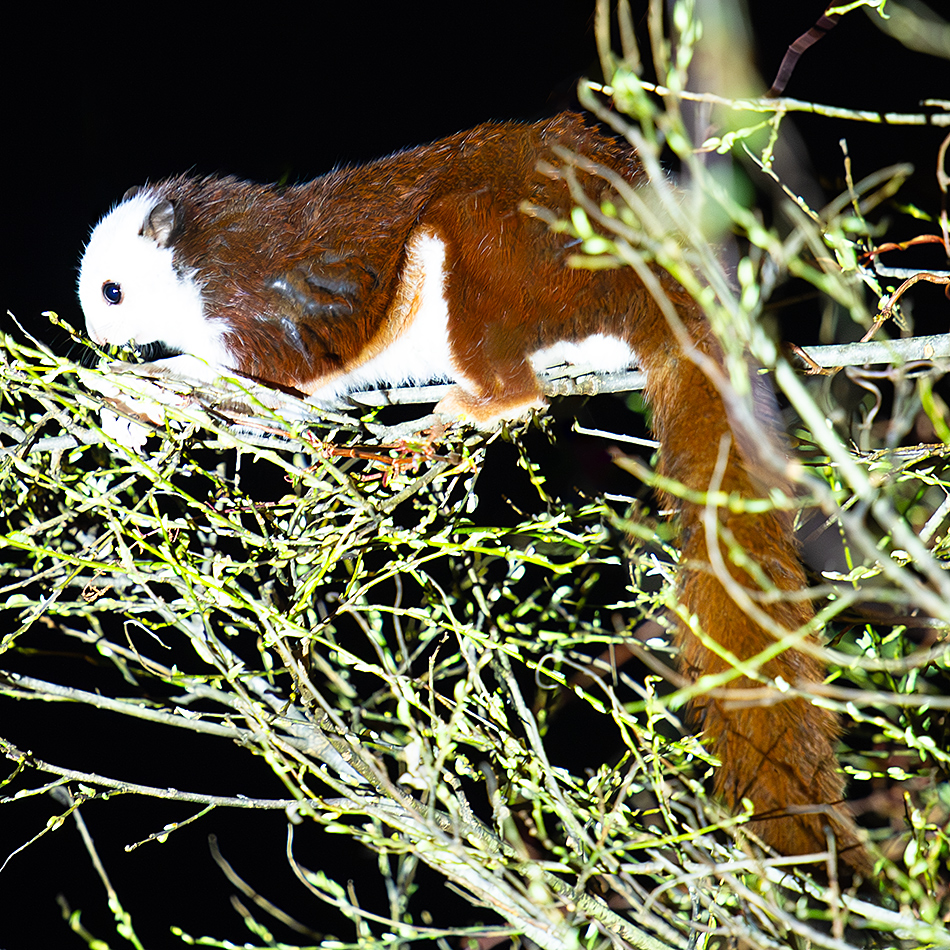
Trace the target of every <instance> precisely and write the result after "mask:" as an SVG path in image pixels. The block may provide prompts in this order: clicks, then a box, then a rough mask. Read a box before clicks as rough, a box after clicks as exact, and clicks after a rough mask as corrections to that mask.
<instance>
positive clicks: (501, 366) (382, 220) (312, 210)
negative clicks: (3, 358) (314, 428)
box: [79, 113, 872, 875]
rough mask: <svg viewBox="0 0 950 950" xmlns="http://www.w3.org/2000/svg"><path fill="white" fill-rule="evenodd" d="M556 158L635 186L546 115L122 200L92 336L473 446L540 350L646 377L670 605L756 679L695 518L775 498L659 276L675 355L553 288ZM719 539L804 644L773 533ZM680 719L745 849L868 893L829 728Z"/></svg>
mask: <svg viewBox="0 0 950 950" xmlns="http://www.w3.org/2000/svg"><path fill="white" fill-rule="evenodd" d="M555 146H564V147H566V148H567V149H569V150H571V151H572V152H574V153H577V154H579V155H582V156H586V157H588V158H590V159H592V160H593V161H595V162H596V163H598V164H599V165H600V166H602V167H604V168H606V169H608V170H609V171H610V172H613V173H616V174H617V175H619V176H620V177H621V178H622V179H624V180H625V181H626V182H627V183H629V184H630V185H631V186H633V187H636V186H637V184H638V183H639V182H640V181H641V180H642V178H643V175H644V173H643V170H642V167H641V165H640V162H639V160H638V158H637V155H636V152H635V150H634V149H633V148H632V147H631V146H629V145H627V144H626V143H622V142H619V141H618V140H616V139H615V138H613V137H609V136H607V135H605V134H603V133H602V132H600V131H599V130H597V129H596V128H594V127H592V126H591V125H588V124H587V123H586V122H585V120H584V119H583V118H582V117H581V116H580V115H576V114H572V113H564V114H561V115H559V116H556V117H555V118H553V119H549V120H546V121H542V122H537V123H534V124H519V123H514V122H502V123H487V124H484V125H480V126H478V127H476V128H474V129H472V130H470V131H466V132H462V133H459V134H457V135H453V136H450V137H448V138H445V139H442V140H440V141H437V142H434V143H432V144H429V145H423V146H421V147H418V148H412V149H408V150H405V151H402V152H398V153H396V154H394V155H391V156H389V157H387V158H382V159H379V160H377V161H373V162H370V163H368V164H366V165H361V166H357V167H351V168H337V169H335V170H333V171H331V172H329V173H328V174H326V175H324V176H322V177H320V178H317V179H315V180H314V181H311V182H309V183H306V184H301V185H294V186H289V187H277V186H268V185H259V184H253V183H249V182H244V181H240V180H238V179H236V178H230V177H210V178H196V177H186V176H182V177H178V178H171V179H168V180H166V181H161V182H158V183H156V184H151V185H147V186H145V187H142V188H139V189H133V190H132V191H130V192H129V193H128V194H127V195H126V196H125V198H124V199H123V200H122V201H121V202H120V203H119V204H118V205H117V206H116V207H115V208H114V209H113V210H112V211H111V212H109V214H107V215H106V216H105V217H104V218H103V219H102V220H101V221H100V222H99V224H98V225H97V226H96V227H95V229H94V230H93V232H92V235H91V237H90V239H89V242H88V244H87V246H86V249H85V253H84V255H83V258H82V265H81V269H80V277H79V296H80V301H81V303H82V308H83V311H84V313H85V316H86V324H87V328H88V331H89V334H90V336H91V337H92V338H93V339H94V340H95V341H96V342H98V343H102V344H105V343H112V344H124V343H127V342H131V343H132V344H133V345H135V346H144V345H146V344H152V343H160V344H162V345H163V346H164V348H165V349H166V350H168V351H171V352H174V353H178V354H180V355H178V356H173V357H172V358H170V359H168V360H163V361H161V363H160V364H159V365H166V366H167V367H168V368H169V369H170V370H171V371H174V370H175V369H176V368H178V369H180V370H184V371H185V372H186V374H188V375H192V376H195V375H197V376H199V377H205V378H216V377H218V376H221V375H231V376H233V375H236V374H238V375H243V376H247V377H250V378H252V379H254V380H257V381H259V382H262V383H265V384H268V383H269V384H272V385H274V386H276V387H282V388H285V389H286V388H289V389H292V390H297V391H299V392H302V393H304V394H307V395H310V396H312V397H314V398H315V399H317V400H321V399H324V400H325V399H330V398H333V397H336V396H338V395H340V394H343V393H345V392H347V391H348V390H352V389H354V388H356V387H358V386H363V387H365V386H372V385H378V384H387V385H399V384H405V383H414V382H419V383H422V382H429V381H433V380H448V381H451V382H453V383H454V386H452V388H451V389H450V390H449V393H448V395H446V396H445V397H444V398H443V399H442V400H441V401H440V402H439V404H438V405H437V407H436V411H437V412H438V413H440V414H441V415H443V416H445V417H447V418H449V419H451V420H459V419H461V420H465V421H468V422H471V423H473V424H474V425H476V426H479V427H482V428H489V427H491V426H492V425H494V424H495V423H497V422H498V421H499V420H504V419H513V418H517V417H520V416H523V415H525V414H526V413H527V412H528V411H529V410H531V409H535V408H541V407H542V406H543V405H544V404H545V400H544V398H543V396H542V391H541V386H540V383H539V381H538V377H537V375H536V373H535V369H534V365H533V361H536V360H537V359H539V358H540V357H543V356H544V355H545V354H547V353H549V351H550V350H551V348H553V347H562V348H563V347H567V348H568V350H570V348H572V347H573V348H574V349H575V351H577V352H579V353H580V354H581V358H582V359H583V361H584V362H595V363H596V364H597V366H598V368H599V369H600V370H602V371H613V370H617V369H620V368H622V367H625V366H627V365H629V364H630V362H631V361H632V360H633V361H636V362H637V363H638V364H639V366H640V367H641V368H642V369H643V370H644V371H645V372H646V375H647V386H646V395H647V398H648V399H649V401H650V403H651V405H652V409H653V428H654V431H655V434H656V436H657V437H658V439H659V440H660V443H661V446H662V450H661V454H660V472H661V474H662V475H663V476H665V477H666V478H668V479H672V480H675V481H677V482H680V483H682V484H683V485H685V486H686V488H687V489H689V490H690V491H689V492H688V493H687V494H688V496H689V497H687V498H673V497H672V496H671V495H669V494H666V493H664V492H660V496H661V498H660V500H661V502H662V504H663V506H664V507H676V508H677V509H678V512H679V517H680V522H681V537H682V563H683V565H685V567H684V568H683V569H682V571H681V576H680V600H681V603H682V605H683V607H684V608H685V611H686V613H687V614H688V615H691V616H693V617H694V618H695V620H696V623H697V624H698V626H699V627H700V628H701V629H702V630H703V631H704V632H705V633H706V634H707V635H708V637H710V638H712V639H713V640H715V641H716V642H717V643H718V644H719V645H720V646H721V647H722V648H723V649H724V650H725V651H727V652H728V653H729V654H732V655H733V656H734V657H737V658H738V659H739V660H740V661H747V660H750V659H752V658H754V657H756V656H757V655H758V654H760V653H762V652H763V651H764V650H767V649H769V648H771V647H773V646H774V645H775V635H774V633H770V632H767V631H766V630H765V629H763V628H762V627H761V626H760V625H759V624H758V623H757V622H756V621H755V620H753V619H752V618H751V617H750V616H749V615H748V614H747V613H746V611H745V610H743V609H742V607H740V606H739V605H738V604H737V603H736V600H735V599H734V597H733V596H732V594H730V592H729V591H728V590H727V589H726V586H724V584H723V582H722V580H720V579H719V577H717V573H716V570H714V569H711V566H710V560H711V559H710V555H709V549H708V547H707V529H706V525H705V523H704V517H705V515H706V512H707V507H706V505H705V504H703V503H701V502H700V501H695V500H693V499H694V498H696V497H697V495H699V494H701V493H703V492H706V491H707V490H708V489H709V488H710V485H712V484H715V486H716V487H717V488H718V489H719V490H721V491H723V492H728V493H736V494H737V495H739V496H742V497H743V498H762V497H767V496H768V494H769V490H770V489H772V488H779V489H784V490H785V491H786V492H787V493H789V494H790V493H791V492H790V489H789V487H788V486H787V485H786V484H785V483H784V480H783V476H782V475H781V473H779V472H776V471H775V470H774V468H773V467H770V466H766V465H765V464H764V463H763V462H761V461H759V460H757V457H756V456H757V453H756V452H752V451H743V448H742V438H741V437H740V435H739V434H738V433H737V432H735V431H733V428H732V426H731V425H730V418H729V414H728V412H727V409H726V406H725V405H724V402H723V399H722V397H721V395H720V392H719V390H718V389H717V387H716V386H715V385H714V384H713V382H712V381H711V379H710V376H709V374H708V373H707V372H706V371H705V370H704V369H703V368H701V365H700V364H701V363H703V362H704V361H706V362H707V363H709V362H711V363H712V365H714V366H719V367H721V366H722V360H723V358H722V353H721V350H720V348H719V345H718V343H717V341H716V340H715V338H714V337H713V335H712V333H711V330H710V328H709V325H708V323H707V321H706V319H705V317H704V316H703V314H702V312H701V310H700V309H699V307H698V306H697V305H696V303H695V302H694V301H693V300H692V298H691V297H690V296H689V295H688V294H687V293H686V292H685V291H684V290H683V289H682V288H681V287H680V286H679V285H678V284H677V283H676V282H675V281H673V280H672V279H671V278H670V277H669V276H668V275H666V274H665V273H664V272H662V271H660V270H659V269H656V270H655V272H654V273H655V276H656V279H657V281H658V282H659V284H660V286H661V288H662V292H663V293H664V294H665V295H666V297H667V298H668V300H669V301H670V302H671V303H672V304H673V306H674V307H675V309H676V313H677V315H678V317H679V320H680V322H681V327H680V328H679V329H680V330H681V331H683V330H685V333H686V336H685V337H684V336H683V335H682V333H679V334H678V333H677V332H676V331H674V329H673V328H672V327H671V324H670V322H669V321H668V319H667V317H666V316H664V313H663V311H662V309H661V306H660V304H659V303H658V302H657V300H656V299H655V297H654V295H653V293H652V292H651V291H650V290H648V289H647V287H646V286H645V285H644V283H643V282H642V280H641V279H640V278H639V277H638V276H637V275H636V273H635V272H634V270H633V269H632V268H630V267H616V268H604V269H594V270H589V269H581V268H576V267H570V266H568V263H567V261H568V258H569V257H570V256H571V255H572V254H573V253H575V252H576V250H577V247H576V241H575V239H573V238H572V237H571V236H570V235H569V234H565V233H558V232H557V231H554V230H552V229H551V228H550V227H549V226H548V224H547V223H546V221H545V220H543V219H542V218H541V217H540V216H538V215H532V214H530V213H525V210H524V209H525V208H526V207H528V208H530V207H542V208H546V209H549V210H550V211H553V212H554V213H555V214H556V215H558V216H559V217H561V218H567V217H568V216H569V215H570V212H571V209H572V207H573V205H574V201H573V199H572V197H571V193H570V188H569V185H568V183H567V181H566V176H565V174H564V167H565V159H564V158H563V153H562V154H561V155H559V154H558V153H557V152H556V151H555V148H554V147H555ZM575 173H576V175H577V176H578V181H579V182H580V184H581V186H582V187H583V189H584V191H585V193H586V195H587V196H588V197H589V198H590V199H591V200H592V201H593V202H594V203H595V204H597V205H599V204H600V203H601V202H603V201H615V202H616V196H615V193H614V190H613V189H612V187H611V186H610V185H609V184H608V182H607V181H606V180H605V179H604V178H602V177H600V176H598V175H595V174H591V173H589V172H587V171H585V170H584V169H583V166H582V167H580V168H578V169H577V170H576V172H575ZM562 352H564V351H563V350H562ZM724 437H726V440H725V441H726V442H728V444H729V448H728V454H727V457H726V458H725V465H724V466H723V465H721V464H719V462H720V453H721V448H720V446H721V443H724ZM746 441H748V440H746ZM779 451H780V450H779ZM718 519H719V524H720V529H721V533H722V534H726V535H727V536H728V535H731V536H732V538H733V539H734V541H735V542H736V543H737V544H738V545H739V546H740V547H741V549H742V550H744V551H745V552H746V554H747V555H748V556H749V557H750V558H752V559H753V560H754V561H755V562H756V568H757V570H758V571H759V572H760V574H761V576H764V578H765V586H766V587H767V588H771V589H777V590H778V591H781V592H787V593H788V595H789V596H788V597H784V598H780V599H777V600H775V599H771V600H766V601H760V602H759V609H760V610H761V611H763V612H764V613H765V614H767V615H768V617H769V618H770V619H771V622H772V623H773V624H774V625H775V626H777V627H778V628H780V629H782V630H787V631H795V630H798V629H800V628H801V627H802V626H803V625H805V624H807V623H808V622H809V621H810V620H811V619H812V617H813V609H812V606H811V604H810V602H809V601H808V600H807V598H803V597H802V596H801V592H802V591H804V589H805V588H806V586H807V583H806V577H805V572H804V570H803V568H802V564H801V561H800V559H799V554H798V548H797V545H796V541H795V537H794V533H793V528H792V521H791V517H790V515H789V513H788V512H786V511H783V510H778V509H777V508H769V510H767V511H763V512H758V513H754V514H753V513H750V512H748V511H744V512H733V511H730V510H728V509H726V508H719V509H718ZM717 554H718V556H717V557H716V558H714V559H713V560H715V561H717V562H719V568H718V569H719V570H720V571H722V570H728V572H729V574H730V575H731V578H732V581H733V582H734V583H736V584H738V585H741V586H742V587H744V588H746V589H747V591H749V592H750V593H751V594H753V595H754V594H755V592H756V591H758V590H761V586H760V584H759V583H757V582H756V580H755V579H754V578H753V577H752V575H751V574H749V573H747V572H746V571H745V570H744V569H743V568H741V567H739V566H737V565H735V564H734V563H732V561H731V560H730V558H729V554H728V551H727V550H726V547H725V544H724V543H723V542H721V541H720V542H719V552H717ZM723 565H725V566H724V567H723ZM720 576H721V575H720ZM806 639H808V640H810V641H811V640H812V638H811V637H808V638H806ZM677 641H678V646H679V653H680V658H681V659H680V663H681V669H682V671H683V672H684V674H685V675H686V676H687V677H688V678H689V679H692V680H695V679H697V678H698V677H700V676H702V675H705V674H716V673H720V672H724V671H726V670H728V669H730V664H729V662H728V661H727V660H725V659H723V658H722V657H720V656H719V655H717V653H716V652H714V651H713V650H711V649H709V648H708V647H707V646H705V645H704V644H703V643H702V642H701V640H700V638H699V637H697V636H696V635H694V633H692V632H691V631H690V629H689V628H688V626H687V625H686V624H684V623H682V622H680V623H679V625H678V633H677ZM760 673H761V676H762V677H763V679H764V680H765V681H766V682H768V681H774V680H777V679H779V678H781V680H783V681H784V682H785V683H788V684H791V685H793V686H800V687H802V688H803V689H805V690H806V691H807V689H808V684H809V683H818V682H820V681H821V680H822V679H823V676H824V670H823V668H822V665H821V663H820V662H819V661H818V660H817V659H816V658H815V657H814V656H813V655H812V654H811V653H808V652H805V651H802V650H797V649H794V648H789V649H785V650H783V651H782V652H780V653H779V654H778V655H777V656H775V657H774V658H772V659H770V660H768V661H767V662H765V663H763V664H762V665H761V668H760ZM727 686H728V689H729V690H731V691H733V696H734V695H735V692H734V691H736V690H751V689H757V688H759V689H760V688H761V683H760V682H758V681H756V680H754V679H751V678H748V677H745V676H739V677H737V678H735V679H733V680H731V681H730V682H729V683H728V684H727ZM691 708H692V712H693V715H694V716H695V718H696V720H697V721H698V722H699V723H700V724H701V726H702V729H703V733H704V741H705V742H706V744H707V746H708V748H709V749H710V751H711V752H712V753H713V754H714V755H715V756H716V757H717V758H718V759H719V761H720V762H721V763H722V765H721V767H719V768H718V769H717V770H716V773H715V780H714V791H715V793H716V794H717V795H719V796H720V797H721V798H722V800H723V801H724V802H725V803H726V804H727V805H728V806H729V807H730V808H733V809H738V808H739V807H740V805H741V801H742V799H744V798H748V799H750V800H751V802H752V804H753V806H754V818H753V819H752V820H751V821H750V822H749V824H748V826H747V827H748V828H749V829H750V830H751V831H752V832H754V833H755V834H756V835H758V836H759V837H760V838H761V839H762V840H763V841H765V842H766V843H767V844H768V845H770V846H771V847H773V848H775V850H777V851H779V852H781V853H783V854H787V855H796V854H806V853H812V852H816V851H824V850H825V849H826V848H827V846H828V837H827V835H826V829H827V830H830V831H831V832H832V834H833V836H834V839H835V844H836V848H837V852H838V855H839V857H840V858H841V860H842V861H843V862H844V863H845V865H847V866H849V867H850V869H852V870H856V871H859V872H861V873H862V874H864V875H867V874H868V873H869V872H870V870H871V867H872V865H871V861H870V858H869V856H868V853H867V852H866V851H865V849H864V846H863V845H862V844H861V843H860V839H859V835H858V832H857V829H856V827H855V825H854V824H853V822H852V819H851V818H850V816H849V814H848V812H847V810H846V808H845V806H844V805H843V797H844V778H843V776H842V775H841V773H840V772H839V770H838V763H837V760H836V757H835V749H834V746H835V742H836V740H837V738H838V735H839V725H838V722H837V719H836V717H835V715H834V714H833V713H832V712H830V711H828V710H826V709H823V708H821V707H819V706H815V705H813V704H811V703H809V702H808V701H807V699H804V698H801V697H799V696H792V697H791V698H788V699H784V700H783V701H781V702H778V703H776V704H772V705H762V704H759V703H758V702H750V703H748V704H743V703H736V702H735V700H734V699H733V700H732V702H731V704H730V703H729V702H727V701H725V700H722V699H718V698H716V697H714V696H712V695H709V694H702V695H699V696H698V697H696V698H695V699H694V700H693V701H692V706H691Z"/></svg>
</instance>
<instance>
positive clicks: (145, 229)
mask: <svg viewBox="0 0 950 950" xmlns="http://www.w3.org/2000/svg"><path fill="white" fill-rule="evenodd" d="M174 230H175V205H174V204H173V203H172V202H171V201H169V200H168V198H163V199H162V200H161V201H159V202H158V203H156V204H155V205H153V206H152V208H151V209H150V210H149V213H148V214H147V215H146V217H145V223H144V224H143V225H142V236H143V237H147V238H151V239H152V240H153V241H154V242H155V243H156V244H157V245H158V246H159V247H167V246H168V242H169V241H170V240H171V236H172V232H173V231H174Z"/></svg>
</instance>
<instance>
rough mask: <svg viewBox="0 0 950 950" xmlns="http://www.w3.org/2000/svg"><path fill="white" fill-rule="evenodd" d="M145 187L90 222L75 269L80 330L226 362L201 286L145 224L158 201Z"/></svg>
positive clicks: (102, 341)
mask: <svg viewBox="0 0 950 950" xmlns="http://www.w3.org/2000/svg"><path fill="white" fill-rule="evenodd" d="M158 200H160V199H159V198H158V197H157V196H156V194H155V193H154V192H152V191H149V190H147V189H146V190H144V191H142V192H140V193H139V194H137V195H135V196H134V197H132V198H129V199H127V200H126V201H123V202H122V203H121V204H120V205H118V207H116V208H115V209H113V210H112V211H110V212H109V214H107V215H106V216H105V217H104V218H103V219H102V220H101V221H100V222H99V223H98V224H97V225H96V227H95V229H94V230H93V232H92V235H91V236H90V238H89V243H88V244H87V245H86V250H85V253H84V254H83V258H82V264H81V265H80V269H79V302H80V304H81V305H82V309H83V313H84V314H85V315H86V329H87V330H88V331H89V335H90V336H91V337H92V338H93V340H95V341H96V342H97V343H100V344H107V343H112V344H117V345H122V344H124V343H130V342H131V343H137V344H146V343H157V342H160V343H164V344H165V345H166V346H167V347H169V348H170V349H173V350H178V351H180V352H182V353H187V354H190V355H192V356H197V357H199V358H200V359H202V360H206V361H207V362H208V363H209V364H211V365H212V366H214V367H219V368H221V367H224V366H226V365H227V363H228V359H227V351H226V350H225V347H224V344H223V340H222V333H221V330H220V329H217V328H216V327H215V326H214V324H213V323H211V322H209V320H208V318H207V316H206V315H205V311H204V304H203V302H202V298H201V289H200V287H199V286H198V284H197V283H196V281H195V279H194V277H193V276H192V275H189V274H188V273H187V272H186V273H184V274H180V273H178V272H177V271H176V270H175V268H174V266H173V256H172V255H173V251H172V249H171V248H168V247H163V246H161V245H160V244H159V243H158V241H156V240H155V239H154V238H153V237H151V236H146V235H143V233H142V230H143V225H144V223H145V221H146V219H147V218H148V215H149V212H150V211H151V210H152V208H153V207H154V205H155V204H156V201H158Z"/></svg>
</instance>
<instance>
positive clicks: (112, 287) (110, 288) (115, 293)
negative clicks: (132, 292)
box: [102, 280, 122, 304]
mask: <svg viewBox="0 0 950 950" xmlns="http://www.w3.org/2000/svg"><path fill="white" fill-rule="evenodd" d="M102 299H103V300H104V301H105V302H106V303H109V304H116V303H122V288H121V287H120V286H119V285H118V284H117V283H115V281H111V280H107V281H106V282H105V283H104V284H103V285H102Z"/></svg>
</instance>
